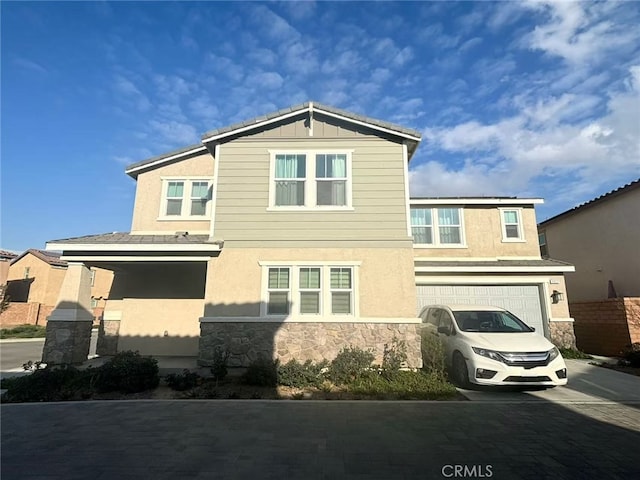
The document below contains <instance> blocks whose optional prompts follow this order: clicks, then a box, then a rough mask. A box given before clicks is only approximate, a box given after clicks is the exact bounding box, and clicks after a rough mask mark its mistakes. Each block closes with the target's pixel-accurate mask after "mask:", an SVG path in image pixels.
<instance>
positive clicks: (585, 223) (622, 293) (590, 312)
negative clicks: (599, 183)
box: [538, 179, 640, 355]
mask: <svg viewBox="0 0 640 480" xmlns="http://www.w3.org/2000/svg"><path fill="white" fill-rule="evenodd" d="M538 234H539V239H540V249H541V252H542V254H543V255H545V256H548V255H551V256H553V257H554V258H558V259H561V260H564V261H567V262H570V263H572V264H573V265H575V267H576V271H575V273H572V274H569V275H567V290H568V293H569V298H570V300H571V303H570V310H571V313H572V315H573V317H574V318H575V321H576V324H575V327H576V337H577V341H578V347H579V348H582V349H584V350H586V351H589V352H591V353H601V354H605V355H616V354H618V353H620V350H621V349H622V348H623V347H624V346H625V345H627V344H629V343H631V342H640V179H638V180H636V181H634V182H632V183H630V184H628V185H626V186H624V187H621V188H618V189H617V190H614V191H612V192H609V193H607V194H605V195H602V196H600V197H598V198H595V199H593V200H591V201H589V202H586V203H584V204H582V205H579V206H577V207H575V208H572V209H571V210H567V211H566V212H564V213H561V214H560V215H556V216H555V217H552V218H550V219H548V220H545V221H544V222H541V223H540V224H539V225H538Z"/></svg>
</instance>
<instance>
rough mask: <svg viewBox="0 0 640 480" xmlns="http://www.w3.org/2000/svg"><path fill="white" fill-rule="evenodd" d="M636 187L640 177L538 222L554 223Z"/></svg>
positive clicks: (542, 224)
mask: <svg viewBox="0 0 640 480" xmlns="http://www.w3.org/2000/svg"><path fill="white" fill-rule="evenodd" d="M636 188H640V178H639V179H637V180H634V181H633V182H631V183H628V184H626V185H624V186H622V187H620V188H616V189H615V190H611V191H610V192H607V193H605V194H604V195H600V196H599V197H596V198H594V199H593V200H589V201H588V202H584V203H582V204H580V205H578V206H575V207H573V208H571V209H569V210H567V211H566V212H562V213H560V214H558V215H556V216H555V217H551V218H549V219H547V220H545V221H544V222H540V223H539V224H538V226H539V227H544V226H545V225H549V224H551V223H554V222H556V221H558V220H560V219H561V218H566V217H568V216H571V215H574V214H576V213H578V212H582V211H584V210H587V209H589V208H591V207H593V206H595V205H599V204H601V203H603V202H606V201H608V200H611V199H612V198H615V197H618V196H620V195H623V194H625V193H629V192H631V191H633V190H635V189H636Z"/></svg>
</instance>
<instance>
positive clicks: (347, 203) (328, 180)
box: [269, 151, 351, 210]
mask: <svg viewBox="0 0 640 480" xmlns="http://www.w3.org/2000/svg"><path fill="white" fill-rule="evenodd" d="M269 190H270V192H269V198H270V201H269V207H270V209H271V208H272V209H274V210H297V209H302V208H304V209H318V210H331V209H337V210H338V209H339V210H344V209H350V207H351V153H350V152H347V151H342V152H329V151H304V152H303V151H300V152H271V185H270V188H269Z"/></svg>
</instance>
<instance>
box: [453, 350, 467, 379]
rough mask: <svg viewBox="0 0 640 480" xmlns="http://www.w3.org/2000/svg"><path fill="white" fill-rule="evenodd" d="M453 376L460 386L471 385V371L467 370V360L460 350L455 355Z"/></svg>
mask: <svg viewBox="0 0 640 480" xmlns="http://www.w3.org/2000/svg"><path fill="white" fill-rule="evenodd" d="M453 378H454V379H455V381H456V383H457V384H458V386H460V387H462V388H467V387H469V371H468V370H467V362H465V360H464V357H463V356H462V354H461V353H460V352H456V353H455V354H454V355H453Z"/></svg>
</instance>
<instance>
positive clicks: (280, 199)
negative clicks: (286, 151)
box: [275, 155, 307, 207]
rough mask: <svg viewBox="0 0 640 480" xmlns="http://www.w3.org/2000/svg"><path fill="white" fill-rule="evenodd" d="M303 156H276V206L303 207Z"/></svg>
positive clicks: (305, 160) (304, 157) (304, 174)
mask: <svg viewBox="0 0 640 480" xmlns="http://www.w3.org/2000/svg"><path fill="white" fill-rule="evenodd" d="M306 166H307V158H306V156H305V155H276V172H275V182H276V206H278V207H281V206H302V205H304V183H305V178H306Z"/></svg>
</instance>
